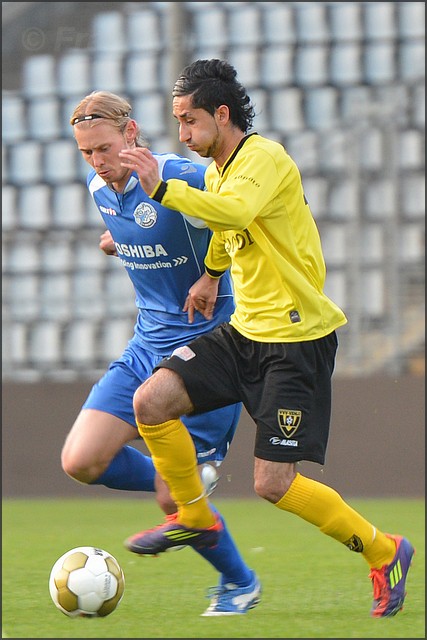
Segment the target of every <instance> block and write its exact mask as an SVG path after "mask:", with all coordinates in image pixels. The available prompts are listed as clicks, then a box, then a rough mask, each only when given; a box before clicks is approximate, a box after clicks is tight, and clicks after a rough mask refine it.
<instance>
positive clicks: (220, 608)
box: [201, 573, 261, 617]
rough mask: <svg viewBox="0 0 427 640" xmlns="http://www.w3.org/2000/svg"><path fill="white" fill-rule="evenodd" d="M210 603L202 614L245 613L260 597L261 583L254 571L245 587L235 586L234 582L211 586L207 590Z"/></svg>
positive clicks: (232, 614) (207, 615)
mask: <svg viewBox="0 0 427 640" xmlns="http://www.w3.org/2000/svg"><path fill="white" fill-rule="evenodd" d="M207 597H208V598H211V603H210V605H209V607H208V608H207V609H206V611H205V612H204V613H202V614H201V615H202V616H205V617H209V616H234V615H241V614H243V613H247V612H248V611H249V609H253V608H254V607H256V605H257V604H258V603H259V601H260V599H261V584H260V582H259V580H258V578H257V576H256V574H255V573H253V575H252V581H251V582H250V583H249V585H248V586H247V587H237V586H236V585H235V584H224V585H219V586H218V587H212V588H211V589H209V591H208V596H207Z"/></svg>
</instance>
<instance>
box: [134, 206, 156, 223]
mask: <svg viewBox="0 0 427 640" xmlns="http://www.w3.org/2000/svg"><path fill="white" fill-rule="evenodd" d="M133 217H134V218H135V222H136V224H139V226H140V227H142V228H143V229H150V227H153V226H154V225H155V224H156V222H157V211H156V210H155V208H154V207H153V205H152V204H150V203H148V202H140V204H139V205H138V206H137V207H136V209H135V211H134V212H133Z"/></svg>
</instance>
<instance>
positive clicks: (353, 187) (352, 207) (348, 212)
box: [327, 149, 360, 221]
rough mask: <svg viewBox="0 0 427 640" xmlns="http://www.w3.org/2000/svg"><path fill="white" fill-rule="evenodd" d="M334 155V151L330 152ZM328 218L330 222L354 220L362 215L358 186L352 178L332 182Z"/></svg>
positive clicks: (338, 178)
mask: <svg viewBox="0 0 427 640" xmlns="http://www.w3.org/2000/svg"><path fill="white" fill-rule="evenodd" d="M330 153H331V154H333V150H332V149H331V150H330ZM327 210H328V218H329V219H330V220H337V221H338V220H341V221H345V220H354V219H356V216H359V215H360V205H359V193H358V185H357V183H356V182H355V181H354V179H352V178H345V177H344V178H340V177H339V176H338V177H337V178H336V179H335V180H334V181H333V180H332V179H331V180H330V183H329V192H328V205H327Z"/></svg>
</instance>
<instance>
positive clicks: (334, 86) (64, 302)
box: [2, 2, 425, 464]
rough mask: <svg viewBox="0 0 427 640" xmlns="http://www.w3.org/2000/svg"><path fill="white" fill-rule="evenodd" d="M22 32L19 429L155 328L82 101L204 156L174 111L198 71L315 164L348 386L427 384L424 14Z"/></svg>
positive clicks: (59, 18) (357, 13) (174, 8)
mask: <svg viewBox="0 0 427 640" xmlns="http://www.w3.org/2000/svg"><path fill="white" fill-rule="evenodd" d="M2 20H3V25H2V26H3V28H2V37H3V60H2V64H3V69H2V71H3V87H2V116H3V130H2V160H3V162H2V169H3V175H2V178H3V188H2V210H3V215H2V243H3V251H2V256H3V267H2V268H3V271H2V283H3V287H2V293H3V299H2V302H3V334H2V342H3V356H2V364H3V396H4V399H5V402H6V419H7V421H10V422H14V423H15V425H16V423H17V422H18V423H19V419H18V418H17V415H16V412H17V411H19V410H20V409H21V410H22V408H23V407H24V406H25V400H24V398H25V394H23V393H22V390H23V389H26V393H27V394H28V393H30V392H31V390H33V389H38V390H40V389H43V392H45V391H46V389H49V387H47V386H46V385H48V384H49V383H50V382H51V383H53V384H54V385H55V384H57V383H58V382H67V383H73V382H74V383H76V384H79V385H81V386H80V387H79V388H80V394H77V395H75V398H78V401H79V402H80V400H82V399H84V395H85V393H86V389H87V390H88V389H89V388H90V384H91V383H92V382H93V381H95V380H96V379H97V378H98V377H99V376H100V375H101V374H102V373H103V371H104V370H105V368H106V367H107V365H108V363H109V362H110V361H111V360H112V359H114V358H116V357H117V356H118V355H119V354H120V352H121V350H122V349H123V347H124V346H125V345H126V343H127V341H128V339H129V338H130V337H131V335H132V332H133V325H134V322H135V318H136V309H135V305H134V296H133V291H132V288H131V286H130V283H129V282H128V279H127V276H126V273H125V271H124V269H123V268H122V267H121V265H120V263H119V261H118V260H115V259H111V258H107V257H106V256H105V255H104V254H103V253H102V252H101V251H100V250H99V249H98V239H99V235H100V233H101V232H102V231H103V225H102V220H101V217H100V216H99V214H98V212H97V211H96V209H95V206H94V204H93V203H92V200H91V198H90V196H89V195H88V193H87V189H86V186H85V178H86V174H87V171H88V168H89V167H88V165H87V164H86V163H85V162H84V161H83V160H82V159H81V157H80V153H79V152H78V151H77V147H76V144H75V141H74V139H73V135H72V133H73V132H72V127H71V126H70V125H69V118H70V115H71V113H72V110H73V108H74V106H75V105H76V104H77V103H78V102H79V101H80V100H81V98H82V97H84V96H85V95H86V94H88V93H90V92H91V91H93V90H95V89H100V90H102V89H105V90H109V91H113V92H115V93H119V94H122V95H124V96H126V97H128V98H129V99H130V101H131V102H132V104H133V106H134V110H133V117H134V118H135V119H136V120H137V121H138V122H139V123H140V125H141V126H142V129H143V131H144V133H145V135H146V137H147V138H148V140H149V141H150V145H151V147H152V149H153V150H155V151H157V152H164V151H176V152H179V153H182V154H183V155H186V156H187V157H189V158H191V159H197V160H198V161H200V158H199V156H196V155H195V154H194V156H193V155H192V154H191V152H189V151H188V150H187V149H186V147H184V148H182V147H181V146H180V145H179V143H178V141H177V128H176V125H175V123H174V120H173V118H172V115H171V101H172V100H171V89H172V85H173V83H174V81H175V79H176V78H177V76H178V75H179V72H180V70H181V69H182V68H183V67H184V66H185V65H186V64H188V63H189V62H191V61H193V60H195V59H197V58H212V57H219V58H227V59H228V60H229V61H230V62H231V63H232V64H233V65H234V66H235V67H236V69H237V71H238V76H239V79H240V81H241V82H242V83H243V84H244V85H245V86H246V88H247V90H248V93H249V95H250V96H251V98H252V100H253V102H254V104H255V108H256V112H257V117H256V118H255V123H254V128H255V130H257V131H258V132H259V133H261V134H263V135H265V136H267V137H271V138H274V139H276V140H278V141H279V142H281V143H283V145H284V146H285V147H286V149H287V150H288V152H289V153H290V154H291V155H292V156H293V158H294V159H295V160H296V162H297V164H298V166H299V168H300V171H301V173H302V177H303V183H304V187H305V192H306V196H307V198H308V200H309V202H310V205H311V209H312V212H313V215H314V217H315V219H316V222H317V224H318V227H319V230H320V233H321V237H322V241H323V247H324V253H325V258H326V263H327V281H326V290H327V293H328V294H329V295H330V296H331V297H332V298H333V299H334V301H335V302H336V303H338V304H339V305H340V306H341V307H342V308H343V310H344V311H345V313H346V315H347V317H348V320H349V322H348V325H347V326H346V327H344V328H342V329H340V349H339V353H338V359H337V368H336V378H337V379H338V382H339V381H340V380H346V381H349V384H350V387H349V389H351V384H352V383H351V381H352V380H355V381H357V380H370V379H372V377H373V376H374V377H375V376H376V377H379V379H384V378H385V379H387V378H391V379H392V380H393V383H394V382H395V381H396V380H399V379H400V377H404V378H405V379H406V378H407V377H408V376H409V378H411V379H413V380H418V381H419V380H420V379H422V378H423V377H424V374H425V359H424V357H425V330H424V327H425V306H424V289H425V252H424V247H425V62H424V60H425V3H424V2H262V3H261V2H179V3H178V2H86V3H78V4H77V3H74V2H49V3H47V2H13V3H12V2H3V3H2ZM375 379H377V378H375ZM368 384H370V383H368ZM19 385H21V386H19ZM34 385H39V386H34ZM53 388H55V387H53ZM378 388H381V385H379V386H378ZM402 389H404V396H403V398H402V401H403V402H405V401H407V402H408V403H409V404H410V405H411V407H413V406H414V401H413V399H411V398H408V389H409V390H410V389H416V390H417V391H416V394H417V395H416V398H415V402H418V401H419V402H420V405H419V408H417V410H416V418H417V419H419V421H420V422H419V424H417V425H416V429H417V430H418V429H421V430H422V429H423V424H424V420H423V402H422V400H421V398H419V389H420V387H419V386H417V384H416V385H415V387H414V385H411V384H410V385H409V386H408V387H407V386H403V387H402ZM48 393H49V392H48ZM55 393H56V392H55V391H53V392H51V394H50V396H49V398H50V399H51V401H52V402H55V397H56V398H58V397H60V394H59V395H58V394H57V395H56V396H55ZM385 393H386V395H385V399H384V404H387V403H389V402H390V399H391V396H393V391H392V393H391V395H390V390H389V389H388V388H387V389H386V391H385ZM350 396H351V390H350ZM34 397H35V398H37V397H39V398H40V394H39V395H38V396H37V394H36V395H35V396H34ZM396 398H399V402H400V401H401V400H400V397H399V396H398V395H395V397H394V400H396ZM350 399H351V398H350ZM61 402H66V400H65V399H64V398H63V399H62V400H61ZM361 402H362V403H363V393H362V395H361ZM400 406H401V409H402V412H403V414H404V415H405V412H407V408H405V407H404V406H402V405H400ZM417 406H418V405H417ZM78 408H79V403H78V402H77V406H75V407H74V406H73V411H74V410H75V412H77V409H78ZM396 409H397V411H398V410H399V406H398V407H396ZM31 410H32V411H34V404H32V405H31ZM373 410H374V409H373ZM376 410H377V409H376ZM25 415H26V416H28V407H27V409H26V414H25ZM406 415H407V414H406ZM23 419H24V418H23ZM402 422H403V424H404V425H405V424H406V422H405V417H404V416H403V417H402V416H400V417H399V419H398V425H399V429H400V430H402ZM69 426H71V422H70V423H69V424H65V425H64V429H65V432H66V430H68V428H69ZM412 426H413V425H412ZM420 437H421V436H420ZM61 438H62V434H61ZM55 455H56V454H55ZM10 464H13V455H12V454H11V458H10Z"/></svg>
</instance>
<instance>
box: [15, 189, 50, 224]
mask: <svg viewBox="0 0 427 640" xmlns="http://www.w3.org/2000/svg"><path fill="white" fill-rule="evenodd" d="M50 195H51V194H50V188H49V185H47V184H43V183H40V184H33V185H29V186H28V187H25V186H24V187H22V188H21V189H20V191H19V199H18V210H17V213H18V217H19V224H20V227H21V228H22V229H34V230H40V231H43V230H44V229H48V228H49V225H50V221H51V204H50Z"/></svg>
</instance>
